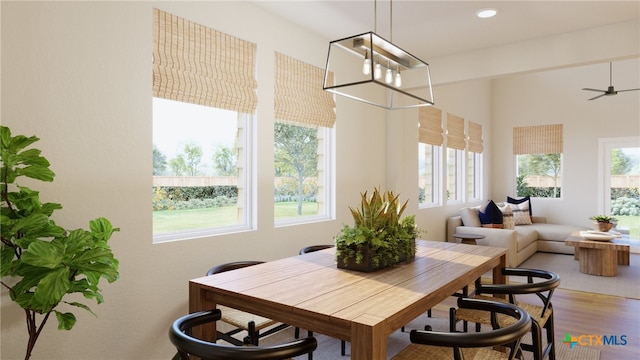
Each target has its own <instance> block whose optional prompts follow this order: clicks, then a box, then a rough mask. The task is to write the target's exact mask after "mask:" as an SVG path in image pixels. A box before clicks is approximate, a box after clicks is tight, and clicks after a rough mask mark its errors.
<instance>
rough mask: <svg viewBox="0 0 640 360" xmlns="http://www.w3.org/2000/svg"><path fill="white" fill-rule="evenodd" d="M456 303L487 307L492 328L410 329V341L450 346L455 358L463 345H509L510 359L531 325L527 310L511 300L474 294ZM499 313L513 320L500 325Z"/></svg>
mask: <svg viewBox="0 0 640 360" xmlns="http://www.w3.org/2000/svg"><path fill="white" fill-rule="evenodd" d="M458 307H459V308H464V309H475V310H484V311H490V312H491V322H492V324H493V330H491V331H483V332H467V333H449V332H434V331H422V330H412V331H411V333H410V339H411V342H413V343H417V344H427V345H436V346H446V347H451V348H453V351H454V355H455V356H456V358H457V359H458V358H460V359H461V358H462V350H461V349H462V348H470V347H492V346H498V345H504V346H508V347H509V348H510V349H511V351H510V353H509V359H513V358H514V357H515V356H516V355H517V354H518V353H519V352H520V340H521V339H522V337H523V336H525V335H526V334H527V333H528V332H529V330H530V328H531V317H530V316H529V314H527V312H526V311H524V310H522V309H521V308H520V307H518V306H516V305H513V304H508V303H502V302H497V301H487V300H480V299H473V298H458ZM452 312H453V313H452V315H453V316H455V309H452ZM498 313H500V314H504V315H507V316H511V317H513V318H515V319H516V321H515V322H514V323H513V324H510V325H508V326H505V327H503V328H500V327H499V325H498V320H497V314H498Z"/></svg>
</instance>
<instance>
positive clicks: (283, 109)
mask: <svg viewBox="0 0 640 360" xmlns="http://www.w3.org/2000/svg"><path fill="white" fill-rule="evenodd" d="M275 55H276V58H275V94H274V98H275V99H274V100H275V104H274V110H275V118H276V120H278V121H283V122H289V123H295V124H299V125H313V126H324V127H328V128H330V127H333V125H334V124H335V122H336V112H335V110H334V109H335V107H336V104H335V102H334V101H333V94H332V93H330V92H328V91H324V90H323V89H322V83H323V81H324V69H322V68H319V67H317V66H313V65H310V64H307V63H305V62H303V61H300V60H297V59H294V58H292V57H289V56H286V55H283V54H280V53H278V52H276V54H275ZM329 75H330V76H331V74H329Z"/></svg>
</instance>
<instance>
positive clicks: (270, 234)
mask: <svg viewBox="0 0 640 360" xmlns="http://www.w3.org/2000/svg"><path fill="white" fill-rule="evenodd" d="M155 5H157V7H158V8H160V9H162V10H165V11H169V12H171V13H174V14H176V15H179V16H182V17H185V18H188V19H191V20H193V21H196V22H199V23H202V24H204V25H208V26H210V27H212V28H214V29H217V30H220V31H223V32H227V33H229V34H232V35H234V36H237V37H240V38H243V39H246V40H248V41H252V42H254V43H256V44H257V49H258V53H257V57H258V59H257V62H258V64H257V66H258V79H257V80H258V83H259V87H258V97H259V105H258V111H257V117H258V151H257V154H258V204H259V206H258V207H259V208H258V231H253V232H245V233H239V234H234V235H227V236H217V237H209V238H203V239H198V240H190V241H179V242H173V243H165V244H157V245H153V244H152V218H151V187H152V181H151V180H152V179H151V173H152V171H151V170H152V169H151V153H152V151H151V150H152V138H151V39H152V36H151V29H152V24H151V15H152V6H153V4H152V3H150V2H129V3H128V2H37V3H33V2H5V1H3V2H2V14H1V15H2V34H1V35H2V74H1V75H2V107H1V115H2V116H1V119H2V124H3V125H6V126H9V127H10V128H11V129H12V131H13V133H14V134H25V135H37V136H38V137H40V138H41V139H42V140H41V141H39V142H38V143H36V147H37V148H39V149H41V150H42V151H43V155H44V156H45V157H47V158H48V159H49V160H50V161H51V164H52V169H53V170H54V171H55V172H56V179H55V181H54V183H51V184H44V185H41V184H37V188H36V189H38V190H40V191H41V197H42V199H43V200H44V201H50V202H59V203H61V204H62V205H63V206H64V209H63V210H60V211H59V212H57V213H56V216H55V220H56V221H57V222H58V223H59V224H61V225H63V226H65V227H68V228H78V227H86V226H87V225H88V221H89V220H90V219H93V218H96V217H98V216H104V217H106V218H108V219H110V220H111V221H112V222H113V224H114V225H115V226H118V227H120V228H121V231H120V232H119V233H116V234H115V235H114V237H113V238H112V241H111V244H112V247H113V250H114V252H115V254H116V257H117V258H118V259H119V260H120V274H121V278H120V279H119V280H118V281H117V282H115V283H113V284H107V283H105V284H103V286H102V289H103V294H104V298H105V302H104V303H103V304H101V305H96V304H95V303H91V302H87V304H88V305H90V306H91V307H92V309H93V310H94V311H95V312H96V313H97V314H98V318H95V317H93V316H92V315H90V314H89V313H87V312H84V311H82V310H75V311H74V313H76V315H77V316H78V323H77V324H76V326H75V328H74V329H73V330H71V332H66V331H59V330H57V323H56V320H55V319H50V320H49V323H48V324H47V326H46V328H45V330H44V331H43V333H42V335H41V337H40V339H39V340H38V344H37V345H36V349H35V351H34V353H33V359H34V360H35V359H48V360H55V359H58V360H62V359H64V360H73V359H83V360H86V359H92V360H100V359H104V360H115V359H118V360H124V359H170V358H171V357H172V356H173V354H174V353H175V350H174V348H173V347H172V346H171V344H170V343H169V341H168V338H167V331H168V326H169V324H170V323H171V321H172V320H173V319H175V318H177V317H178V316H180V315H183V314H185V313H187V311H188V308H187V301H188V299H187V295H188V294H187V282H188V280H189V279H191V278H195V277H199V276H202V275H204V273H205V272H206V270H207V269H208V268H209V267H211V266H212V265H214V264H218V263H221V262H226V261H233V260H240V259H257V260H271V259H276V258H281V257H285V256H290V255H294V254H297V252H298V250H299V249H300V248H301V247H303V246H305V245H309V244H313V243H330V242H332V237H333V236H334V235H335V234H336V233H337V232H338V230H339V229H340V227H341V226H342V224H343V222H349V223H350V221H351V218H350V215H348V205H350V204H354V203H355V202H357V201H358V200H359V192H360V191H362V190H365V189H367V188H371V187H373V186H383V187H384V186H385V185H386V184H385V147H384V145H382V146H370V145H371V140H370V139H371V138H373V139H377V140H376V142H380V143H382V144H384V137H385V136H384V134H385V126H386V125H385V121H384V113H382V112H380V111H377V110H376V109H373V108H372V107H370V106H367V105H364V104H360V103H356V102H353V101H351V100H346V99H338V109H339V110H338V120H337V125H336V129H337V130H336V133H337V135H336V137H337V144H336V151H337V153H338V154H340V155H339V156H338V157H337V169H336V172H337V178H338V184H339V185H338V188H337V211H338V218H339V219H342V220H336V221H329V222H323V223H318V224H312V225H306V226H291V227H286V228H278V229H276V228H274V226H273V209H272V208H273V206H272V200H273V160H272V150H273V140H272V130H271V129H272V124H273V118H272V113H273V91H272V89H273V57H274V55H273V54H274V51H279V52H282V53H284V54H287V55H290V56H292V57H295V58H298V59H300V60H303V61H306V62H308V63H311V64H314V65H316V66H320V67H324V62H325V60H326V51H327V48H328V42H329V40H328V39H321V38H318V37H316V36H314V35H312V34H310V33H307V32H305V31H303V30H301V29H299V28H293V27H292V26H290V25H289V24H287V23H284V22H282V21H280V20H279V19H276V18H274V17H272V16H270V15H269V14H267V13H264V12H263V11H261V10H260V9H258V8H254V7H253V6H251V5H248V4H244V3H238V2H193V3H192V2H176V3H172V2H160V3H157V4H155ZM256 29H259V31H256ZM362 129H367V133H366V136H365V135H362ZM380 139H382V140H380ZM372 159H373V161H372ZM1 299H2V304H1V306H2V318H1V319H2V328H1V329H2V343H1V347H2V353H1V358H2V359H21V358H23V357H24V350H25V347H26V339H27V337H26V327H25V326H26V325H25V321H24V313H23V312H22V311H21V310H20V309H19V308H18V307H17V306H16V305H14V304H13V303H12V302H11V301H10V300H9V298H8V294H7V291H6V289H4V288H3V289H2V298H1ZM63 310H65V311H68V310H70V309H68V308H65V307H63Z"/></svg>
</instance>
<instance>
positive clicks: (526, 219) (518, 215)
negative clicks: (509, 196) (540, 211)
mask: <svg viewBox="0 0 640 360" xmlns="http://www.w3.org/2000/svg"><path fill="white" fill-rule="evenodd" d="M509 206H510V207H511V211H513V219H514V220H515V224H516V225H531V224H533V223H532V222H531V216H530V215H529V202H528V201H526V202H523V203H521V204H509Z"/></svg>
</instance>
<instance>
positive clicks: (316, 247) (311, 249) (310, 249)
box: [300, 245, 335, 255]
mask: <svg viewBox="0 0 640 360" xmlns="http://www.w3.org/2000/svg"><path fill="white" fill-rule="evenodd" d="M334 246H335V245H311V246H307V247H304V248H302V249H300V255H302V254H306V253H310V252H314V251H320V250H324V249H328V248H332V247H334Z"/></svg>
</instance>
